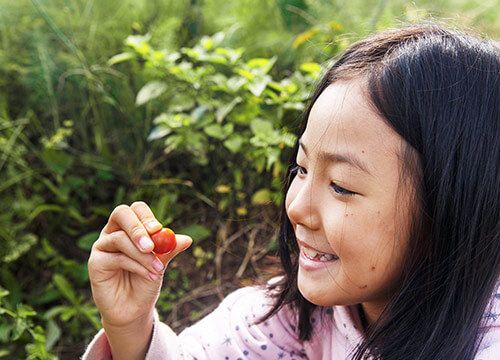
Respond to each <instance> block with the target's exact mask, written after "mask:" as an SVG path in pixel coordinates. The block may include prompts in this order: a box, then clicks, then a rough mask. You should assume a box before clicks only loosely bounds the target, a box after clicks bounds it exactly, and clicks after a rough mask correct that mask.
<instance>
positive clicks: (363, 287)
mask: <svg viewBox="0 0 500 360" xmlns="http://www.w3.org/2000/svg"><path fill="white" fill-rule="evenodd" d="M367 287H368V285H363V286H360V287H359V288H360V289H366V288H367Z"/></svg>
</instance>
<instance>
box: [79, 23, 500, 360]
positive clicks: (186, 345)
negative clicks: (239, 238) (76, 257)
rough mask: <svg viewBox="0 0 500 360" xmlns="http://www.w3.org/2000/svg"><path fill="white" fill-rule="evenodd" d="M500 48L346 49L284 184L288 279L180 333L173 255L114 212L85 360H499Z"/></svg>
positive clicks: (394, 43) (388, 37)
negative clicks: (161, 305)
mask: <svg viewBox="0 0 500 360" xmlns="http://www.w3.org/2000/svg"><path fill="white" fill-rule="evenodd" d="M499 58H500V56H499V49H498V46H497V45H496V44H495V43H492V42H487V41H483V40H480V39H476V38H473V37H471V36H469V35H466V34H462V33H459V32H454V31H450V30H446V29H444V28H442V27H440V26H437V25H415V26H410V27H407V28H403V29H399V30H391V31H385V32H382V33H379V34H376V35H373V36H371V37H369V38H367V39H365V40H363V41H360V42H358V43H356V44H354V45H353V46H351V47H350V48H349V49H348V50H347V51H346V52H345V53H344V54H343V55H342V56H341V57H340V58H339V59H338V60H337V61H336V62H335V63H334V64H333V66H332V67H331V68H330V69H329V70H328V72H327V73H326V74H325V76H324V77H323V79H322V80H321V82H320V83H319V85H318V88H317V89H316V91H315V93H314V95H313V97H312V101H311V103H310V106H309V108H308V110H307V111H306V113H305V117H304V123H303V126H302V128H301V130H300V133H299V136H300V138H299V140H298V142H297V144H296V146H295V148H294V153H293V157H292V160H291V164H290V167H289V171H288V173H287V178H286V186H285V194H286V196H285V200H284V203H283V206H282V222H281V231H280V245H279V257H280V259H281V263H282V265H283V275H282V276H280V277H276V278H273V279H271V280H270V281H269V282H268V283H267V285H265V286H254V287H245V288H242V289H239V290H237V291H235V292H233V293H231V294H229V295H228V296H227V297H226V298H225V299H224V300H223V301H222V303H221V304H220V306H219V307H218V308H217V309H216V310H215V311H213V312H212V313H211V314H209V315H208V316H206V317H205V318H204V319H202V320H200V321H199V322H198V323H196V324H194V325H192V326H191V327H188V328H186V329H185V330H184V331H183V332H182V333H180V334H179V335H176V334H175V333H174V332H173V331H172V330H171V329H170V328H169V327H168V326H167V325H166V324H164V323H162V322H160V321H159V318H158V313H157V312H156V310H155V303H156V301H157V299H158V295H159V291H160V288H161V284H162V276H163V273H164V271H165V270H164V268H165V266H166V265H167V264H168V262H169V261H170V260H171V259H172V258H173V257H174V256H175V255H176V254H178V253H179V252H181V251H182V250H184V249H186V248H187V247H188V246H189V245H190V243H191V239H190V238H189V237H187V236H182V235H178V236H177V241H178V245H177V248H176V250H175V251H174V252H173V253H172V254H169V255H155V254H153V253H152V252H151V249H152V244H151V241H150V239H149V235H148V234H150V233H153V232H155V231H156V230H158V229H159V228H161V225H160V224H158V223H157V222H155V218H154V215H153V214H152V212H151V210H150V209H149V207H148V206H147V205H146V204H145V203H143V202H136V203H134V204H132V205H131V206H130V207H129V206H125V205H121V206H118V207H117V208H116V209H115V210H114V211H113V212H112V214H111V216H110V218H109V221H108V223H107V224H106V226H105V227H104V229H103V230H102V232H101V236H100V238H99V239H98V240H97V242H96V243H95V244H94V246H93V249H92V252H91V255H90V258H89V264H88V265H89V274H90V280H91V286H92V293H93V297H94V300H95V303H96V305H97V307H98V309H99V311H100V313H101V316H102V324H103V329H101V330H100V331H99V333H98V334H97V335H96V337H95V338H94V339H93V340H92V342H91V343H90V345H89V346H88V348H87V350H86V352H85V354H84V356H83V359H85V360H91V359H111V357H113V358H114V359H144V358H146V359H244V358H248V359H300V358H304V359H357V360H360V359H366V358H371V359H383V360H388V359H390V360H402V359H412V360H413V359H422V360H424V359H425V360H429V359H446V360H452V359H464V360H469V359H476V360H479V359H482V360H486V359H499V358H500V320H499V319H498V316H499V312H500V305H499V301H498V299H499V297H500V294H498V293H496V290H497V289H498V285H499V283H498V282H497V279H498V275H499V264H500V246H499V229H500V228H499V218H500V217H499V211H500V204H499V199H500V194H499V189H500V176H499V170H500V156H499V148H500V131H499V114H498V103H499V74H500V62H499Z"/></svg>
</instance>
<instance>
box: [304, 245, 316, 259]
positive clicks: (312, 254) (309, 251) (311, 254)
mask: <svg viewBox="0 0 500 360" xmlns="http://www.w3.org/2000/svg"><path fill="white" fill-rule="evenodd" d="M304 252H305V253H306V255H307V256H309V257H310V258H311V259H313V258H315V257H316V255H318V252H317V251H314V250H313V249H310V248H306V247H305V248H304Z"/></svg>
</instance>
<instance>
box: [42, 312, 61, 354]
mask: <svg viewBox="0 0 500 360" xmlns="http://www.w3.org/2000/svg"><path fill="white" fill-rule="evenodd" d="M61 334H62V331H61V328H59V326H58V325H57V324H56V322H55V321H54V320H49V321H47V331H46V336H47V340H46V345H45V346H46V349H47V351H50V349H52V348H53V347H54V345H55V344H56V343H57V341H58V340H59V339H60V338H61Z"/></svg>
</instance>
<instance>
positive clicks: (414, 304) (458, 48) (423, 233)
mask: <svg viewBox="0 0 500 360" xmlns="http://www.w3.org/2000/svg"><path fill="white" fill-rule="evenodd" d="M499 53H500V52H499V48H498V45H497V44H496V43H494V42H492V41H487V40H483V39H480V38H479V37H474V36H472V35H468V34H466V33H462V32H460V31H455V30H450V29H446V28H444V27H442V26H441V25H438V24H419V25H411V26H407V27H404V28H401V29H396V30H387V31H384V32H381V33H378V34H375V35H372V36H370V37H368V38H366V39H364V40H362V41H359V42H357V43H355V44H354V45H352V46H351V47H350V48H348V49H347V50H346V51H345V52H344V53H343V54H342V55H341V56H340V57H339V58H338V60H337V61H336V62H335V63H334V64H333V65H332V66H331V67H330V68H329V69H328V71H327V72H326V74H325V75H324V76H323V78H322V79H321V81H320V82H319V84H318V86H317V88H316V90H315V92H314V94H313V95H312V97H311V100H310V103H309V106H308V108H307V110H306V111H305V113H304V118H303V122H302V126H301V128H300V130H299V137H300V135H302V133H303V132H304V130H305V127H306V125H307V119H308V117H309V113H310V111H311V108H312V105H313V104H314V102H315V101H316V99H317V98H318V97H319V96H320V94H321V93H322V92H323V90H324V89H325V88H326V87H327V86H328V85H330V84H332V83H333V82H335V81H337V80H350V79H357V78H362V79H364V80H366V81H365V83H366V84H367V94H368V97H369V99H368V100H369V102H370V103H371V105H372V106H373V108H374V109H375V111H377V112H378V113H379V114H380V115H382V117H383V118H384V120H385V121H386V122H387V124H388V125H389V126H391V127H392V128H393V129H394V130H395V131H396V132H397V133H398V134H399V135H400V136H401V137H402V138H403V139H404V140H405V145H406V147H405V148H403V149H402V150H403V151H402V154H401V160H402V165H401V166H402V167H401V174H400V176H401V181H408V179H410V181H411V183H412V185H413V189H414V194H413V201H412V202H411V203H412V205H414V209H412V223H411V225H410V229H409V234H410V236H409V242H408V248H407V250H406V253H405V254H404V255H405V258H404V263H403V269H402V271H401V274H400V278H399V281H398V287H397V291H396V292H395V294H394V295H393V296H392V297H391V299H390V301H389V303H388V304H387V306H386V307H385V309H384V311H383V312H382V314H381V316H380V318H379V319H378V320H377V321H375V322H374V323H373V324H371V325H370V326H368V328H367V329H366V330H365V337H364V339H363V341H362V342H361V343H360V344H359V346H358V347H357V348H356V349H355V353H354V354H353V357H352V358H353V359H362V357H363V356H365V355H372V356H374V357H375V358H379V359H384V360H401V359H412V360H415V359H422V360H423V359H425V360H428V359H446V360H452V359H473V358H474V355H475V354H476V353H477V351H478V347H479V343H480V341H481V338H482V337H481V336H482V333H481V329H482V326H485V325H484V324H485V323H484V321H486V320H485V318H484V317H483V314H484V313H485V312H486V311H487V308H488V304H489V300H490V299H491V298H492V295H493V294H494V291H495V289H496V286H497V279H498V275H499V270H500V269H499V266H500V243H499V240H500V236H499V233H500V225H499V218H500V216H499V210H500V204H499V200H500V193H499V191H500V176H499V171H500V170H499V169H500V129H499V123H500V119H499V112H498V104H499V103H500V101H499V100H500V99H499V85H500V84H499V74H500V62H499ZM297 151H298V143H297V144H296V146H295V147H294V149H293V151H292V156H291V159H290V164H291V165H290V167H289V170H290V168H291V166H293V164H294V161H295V158H296V155H297ZM293 176H294V174H293V173H291V172H290V171H288V172H287V174H286V178H285V182H284V189H283V191H284V194H285V195H286V192H287V191H288V188H289V186H290V183H291V181H292V180H293ZM285 197H286V196H283V198H284V199H285ZM278 256H279V258H280V260H281V264H282V268H283V275H284V276H283V277H282V279H281V280H280V281H279V282H278V283H275V284H274V285H271V286H270V287H269V290H274V291H272V294H273V296H275V302H274V306H273V307H272V308H271V310H270V311H269V312H268V313H267V314H266V316H265V317H264V318H263V319H262V320H265V319H267V318H269V317H270V316H272V315H273V314H275V313H276V312H277V311H278V310H279V309H280V308H281V307H283V306H284V305H290V306H292V308H293V309H295V310H296V312H297V315H298V331H299V337H300V339H301V340H303V341H307V340H309V339H310V338H311V336H312V332H313V326H312V323H311V320H310V315H311V313H312V311H313V310H314V309H315V308H317V307H318V306H316V305H314V304H312V303H310V302H309V301H308V300H306V299H305V298H304V297H303V296H302V295H301V294H300V292H299V290H298V287H297V271H298V247H297V244H296V239H295V234H294V231H293V227H292V224H291V223H290V220H289V219H288V216H287V214H286V210H285V200H283V203H282V205H281V225H280V233H279V248H278Z"/></svg>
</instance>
